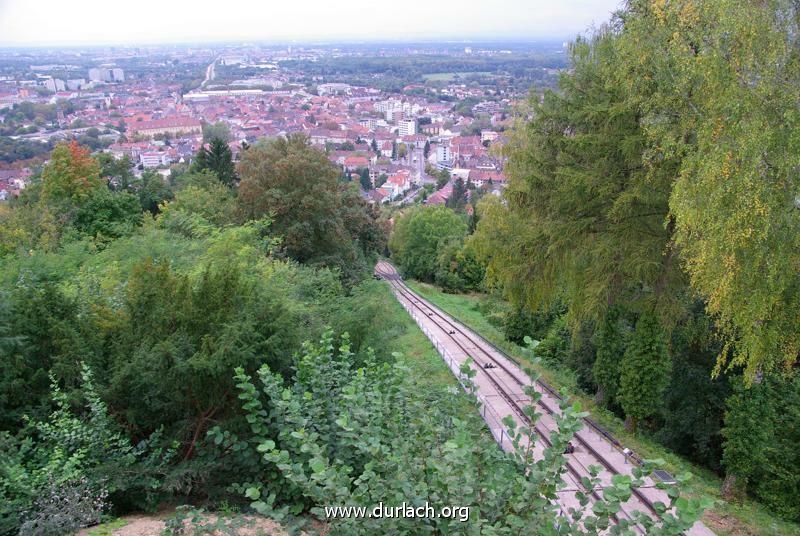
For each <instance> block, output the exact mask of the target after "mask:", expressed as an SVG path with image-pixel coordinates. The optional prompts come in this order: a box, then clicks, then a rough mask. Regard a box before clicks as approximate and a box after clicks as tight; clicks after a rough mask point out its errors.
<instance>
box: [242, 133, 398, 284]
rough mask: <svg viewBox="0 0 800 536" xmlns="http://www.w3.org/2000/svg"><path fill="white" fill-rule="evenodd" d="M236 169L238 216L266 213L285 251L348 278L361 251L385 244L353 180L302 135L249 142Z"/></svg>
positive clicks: (361, 261)
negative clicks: (341, 176)
mask: <svg viewBox="0 0 800 536" xmlns="http://www.w3.org/2000/svg"><path fill="white" fill-rule="evenodd" d="M239 174H240V176H241V183H240V185H239V195H238V197H237V205H238V208H239V211H240V213H241V215H242V217H243V218H245V219H250V218H261V217H265V216H267V217H269V218H270V219H271V220H272V225H273V229H274V230H275V232H276V233H277V234H278V235H279V236H280V237H281V238H282V243H281V245H282V248H283V250H284V251H285V252H286V254H287V255H288V256H289V257H291V258H293V259H296V260H298V261H300V262H303V263H308V264H313V265H320V266H328V267H335V268H338V269H339V270H340V271H341V272H342V275H343V276H345V277H346V278H350V279H352V277H353V275H354V273H357V272H359V271H361V270H363V269H364V268H365V266H366V263H365V259H366V257H368V256H370V255H372V254H374V253H376V252H380V251H382V250H383V248H384V247H385V243H386V238H385V236H384V232H383V230H382V229H381V227H380V225H379V223H378V219H379V214H378V212H377V209H376V208H375V207H372V206H370V205H368V204H367V203H366V201H364V200H363V199H362V198H361V196H360V194H359V193H358V189H357V187H356V186H355V185H352V184H342V183H340V182H339V170H338V169H337V168H336V166H334V165H333V164H331V163H330V161H329V160H328V158H327V156H326V155H325V153H323V152H321V151H319V150H317V149H315V148H314V147H312V146H311V144H310V143H309V141H308V138H307V137H305V136H303V135H301V134H292V135H290V136H289V137H288V138H278V139H275V140H271V141H268V142H264V143H260V144H257V145H255V146H253V147H250V148H249V149H248V150H247V151H245V152H244V154H243V156H242V160H241V162H240V164H239Z"/></svg>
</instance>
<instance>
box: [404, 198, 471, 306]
mask: <svg viewBox="0 0 800 536" xmlns="http://www.w3.org/2000/svg"><path fill="white" fill-rule="evenodd" d="M466 235H467V222H466V219H465V218H464V217H463V216H462V215H460V214H457V213H456V212H455V211H453V210H451V209H449V208H446V207H443V206H431V207H425V206H420V207H415V208H412V209H410V210H408V211H407V212H405V213H403V214H401V215H400V216H399V217H398V218H397V221H396V223H395V227H394V231H393V233H392V238H391V241H390V242H389V249H390V250H391V252H392V257H393V258H394V260H395V261H396V262H397V264H398V266H399V267H400V269H401V271H402V272H403V274H404V275H406V276H408V277H413V278H416V279H420V280H422V281H429V282H433V281H436V283H437V284H439V285H441V286H442V287H444V288H445V289H448V290H452V291H464V290H468V289H476V288H477V287H478V286H479V285H480V283H481V281H482V280H483V267H482V266H481V265H480V264H478V263H477V261H476V260H475V257H474V254H473V253H472V251H470V250H467V249H465V248H464V238H465V237H466Z"/></svg>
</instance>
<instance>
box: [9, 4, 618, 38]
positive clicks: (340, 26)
mask: <svg viewBox="0 0 800 536" xmlns="http://www.w3.org/2000/svg"><path fill="white" fill-rule="evenodd" d="M78 3H79V5H78V6H76V5H75V3H66V2H61V1H58V0H0V47H2V48H47V47H60V48H67V47H69V48H80V47H93V46H159V45H160V46H169V45H187V44H231V43H243V42H244V43H260V44H287V45H288V44H299V43H309V44H310V43H328V44H336V43H364V44H373V43H387V44H389V43H422V42H431V43H436V42H470V41H471V42H537V41H538V42H550V41H552V42H557V41H571V40H573V39H574V38H575V37H576V36H578V35H580V34H583V33H585V32H586V31H587V30H589V29H590V28H592V27H596V26H599V25H601V24H603V23H605V22H606V21H607V20H608V19H609V18H610V16H611V14H612V12H614V11H615V10H617V9H618V8H619V7H620V6H621V4H622V0H563V1H562V2H558V3H553V2H550V1H545V0H496V1H495V2H494V4H493V5H485V4H477V5H469V4H470V3H469V2H465V1H464V0H461V1H458V2H457V1H455V0H442V1H440V2H438V3H433V4H431V3H428V2H425V1H424V0H408V1H407V3H406V4H404V5H403V6H402V7H401V8H397V9H395V8H392V7H383V6H380V5H377V6H372V5H370V6H364V5H362V4H355V3H352V2H350V3H348V2H343V3H341V5H331V4H330V3H329V2H326V1H325V0H307V1H306V2H305V3H303V5H302V6H301V5H299V4H294V3H279V4H276V5H266V4H264V3H261V2H259V0H236V1H235V2H232V3H229V4H226V5H224V6H222V5H219V4H218V5H212V6H210V7H209V8H206V9H203V6H197V5H195V4H194V3H191V2H187V1H185V0H178V1H174V2H171V3H163V2H160V1H159V0H139V1H137V2H136V4H135V6H134V9H132V10H128V11H127V12H120V11H119V10H114V12H112V10H110V9H109V5H108V3H107V2H104V1H103V0H79V2H78Z"/></svg>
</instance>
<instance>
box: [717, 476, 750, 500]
mask: <svg viewBox="0 0 800 536" xmlns="http://www.w3.org/2000/svg"><path fill="white" fill-rule="evenodd" d="M721 492H722V498H723V499H725V500H726V501H729V502H738V501H739V500H740V499H741V497H742V493H743V492H744V489H742V483H741V481H740V480H739V478H738V477H737V476H736V475H735V474H733V473H727V474H726V475H725V480H723V481H722V490H721Z"/></svg>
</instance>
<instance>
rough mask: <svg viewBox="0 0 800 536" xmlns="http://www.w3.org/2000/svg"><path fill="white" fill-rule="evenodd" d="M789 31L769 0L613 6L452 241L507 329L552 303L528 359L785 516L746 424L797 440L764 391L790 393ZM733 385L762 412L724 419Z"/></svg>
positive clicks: (792, 201)
mask: <svg viewBox="0 0 800 536" xmlns="http://www.w3.org/2000/svg"><path fill="white" fill-rule="evenodd" d="M798 25H800V12H798V10H797V6H796V4H795V3H793V2H789V1H785V0H773V1H769V2H733V1H705V0H686V1H680V2H651V1H646V0H631V1H630V2H628V3H627V5H626V6H625V7H624V9H623V10H621V11H620V13H619V14H617V15H616V16H615V17H614V18H613V20H612V22H611V23H610V24H609V25H608V26H607V27H605V28H601V29H600V30H598V31H597V32H595V33H594V34H592V35H591V36H589V37H588V38H583V39H579V40H577V42H576V43H574V44H573V45H572V47H571V50H570V52H571V56H572V62H573V70H572V71H571V72H569V73H565V74H563V75H562V77H561V80H560V84H559V91H558V92H551V91H548V92H545V94H544V95H543V96H542V97H541V98H539V96H536V97H535V98H533V99H531V102H530V110H529V115H528V117H527V119H526V120H524V121H520V123H519V124H518V125H517V126H516V128H515V129H514V130H513V132H512V133H511V135H510V141H509V144H508V145H507V147H506V151H507V156H508V158H509V161H508V167H507V171H508V173H509V176H510V180H509V184H508V188H507V190H506V192H505V193H504V199H503V200H497V199H494V198H486V199H484V200H483V201H482V203H481V204H480V207H479V211H478V213H479V216H480V218H479V222H478V226H477V231H476V232H475V234H474V235H473V236H472V237H471V238H470V239H469V240H468V244H469V245H470V246H471V247H472V249H473V251H475V252H476V253H477V258H478V261H479V262H480V263H483V264H485V265H486V267H487V285H489V286H490V287H497V288H499V289H500V290H501V292H502V293H503V294H504V296H505V297H506V298H508V299H509V300H510V301H511V302H512V303H513V306H514V308H515V309H516V310H517V311H518V312H517V313H515V316H514V317H513V318H512V319H511V322H510V324H509V325H510V326H512V327H513V326H514V325H515V323H517V324H518V323H519V321H521V320H524V319H525V314H527V315H529V318H533V317H532V316H530V315H534V314H540V313H535V312H536V311H549V310H552V308H553V307H554V304H557V303H563V304H564V305H565V306H566V316H565V317H563V318H558V319H556V320H554V323H553V327H552V328H551V329H550V330H549V331H544V332H543V333H542V335H541V336H540V337H539V338H540V339H542V344H541V345H540V347H538V348H537V351H538V353H539V354H540V355H542V356H543V357H544V358H546V359H547V360H548V361H549V362H552V363H556V364H557V365H560V366H563V367H565V368H569V369H572V370H573V371H574V372H575V373H576V376H577V378H578V384H579V385H581V386H582V388H584V389H585V390H587V391H591V390H592V389H594V390H595V392H596V394H597V399H598V400H600V401H602V402H603V403H605V404H607V405H608V406H609V407H610V408H611V409H613V410H615V411H617V412H618V413H619V414H620V415H623V416H625V417H626V418H627V419H628V422H629V423H630V424H635V423H636V422H637V420H638V421H641V422H643V423H644V424H645V426H644V427H643V428H645V429H646V430H648V431H651V432H654V433H655V437H657V438H658V439H660V440H661V441H663V442H665V443H666V444H667V445H669V446H671V447H673V448H676V449H677V450H679V451H681V452H682V453H684V454H687V455H689V456H690V457H693V458H695V459H698V460H701V461H703V462H704V463H706V464H707V465H709V466H710V467H712V468H714V469H716V470H720V469H723V470H724V471H725V472H726V473H727V475H728V477H729V481H728V482H727V483H726V486H725V488H726V491H730V490H733V489H738V490H741V489H744V488H745V487H746V486H745V484H749V485H750V490H751V491H752V492H753V493H755V494H756V495H757V496H758V497H760V498H762V499H764V500H765V501H766V502H767V504H769V505H771V506H773V507H774V508H775V509H776V510H778V511H779V512H781V514H782V515H785V516H787V517H790V518H792V519H798V516H797V512H796V510H794V509H791V508H788V507H787V505H788V504H789V503H791V502H792V501H793V500H794V499H796V491H793V485H792V484H790V482H795V481H796V479H797V478H798V471H797V468H796V467H794V468H791V469H789V468H788V466H783V465H782V461H781V462H777V461H775V462H772V461H770V462H766V461H763V460H762V457H763V454H757V453H756V452H755V450H756V449H757V447H751V446H750V443H749V437H750V435H749V434H750V433H751V432H749V431H748V430H747V426H745V424H746V423H752V426H757V427H763V428H765V429H771V428H772V427H776V426H780V427H782V428H783V429H787V430H793V429H797V428H798V427H800V420H798V418H797V415H796V412H793V411H789V410H780V411H778V410H776V411H771V410H770V408H779V407H780V408H784V406H783V404H784V403H785V401H786V400H791V397H792V395H791V388H789V387H785V388H782V389H779V390H772V389H771V388H769V387H765V385H767V386H774V385H787V386H788V385H792V380H791V377H792V376H793V373H794V369H795V368H796V360H797V356H798V336H799V335H798V334H799V333H800V331H798V329H797V325H798V322H797V320H798V316H797V311H798V302H797V300H798V295H800V294H798V292H797V288H798V282H799V281H800V279H798V272H797V270H796V266H797V252H798V246H797V240H798V238H797V237H798V236H800V233H799V232H798V231H800V213H799V212H798V211H797V206H798V202H797V190H798V178H797V174H796V169H797V165H798V162H797V158H798V156H797V155H798V154H800V153H798V150H797V149H798V137H797V132H798V128H797V121H798V115H797V109H796V106H795V103H796V102H797V100H798V95H797V91H798V87H800V84H798V79H797V77H798V73H800V69H798V68H797V61H798V50H800V48H798V46H797V44H798V41H797V40H798V38H800V37H799V36H800V33H799V32H798V31H797V28H798ZM525 311H527V313H525ZM560 322H564V323H565V324H560ZM564 326H566V327H567V328H568V330H567V331H563V330H564ZM592 326H594V327H592ZM587 330H588V331H587ZM512 333H513V330H512ZM581 341H583V342H581ZM730 383H734V384H735V385H736V386H737V387H736V389H737V391H736V392H737V393H740V394H735V395H734V396H732V397H730V398H728V397H729V395H730ZM740 384H743V385H740ZM748 387H752V389H753V390H754V391H753V392H754V393H755V392H756V391H764V390H769V391H770V392H771V393H774V396H775V398H777V400H773V399H772V397H770V404H769V405H767V406H765V405H764V404H761V405H760V406H759V407H757V406H756V405H752V406H748V405H746V404H743V402H742V401H743V398H742V397H745V396H746V395H745V393H748V391H746V389H747V388H748ZM740 389H745V390H744V391H739V390H740ZM726 399H727V406H728V410H727V413H726V411H725V408H726ZM748 408H750V409H748ZM756 409H757V410H758V411H760V412H763V413H762V414H761V418H755V419H752V420H751V419H750V418H749V417H744V416H743V415H746V414H748V413H747V412H748V411H756ZM723 419H724V420H725V422H724V424H723ZM756 422H757V423H758V424H755V423H756ZM779 423H780V424H779ZM723 428H724V432H723ZM788 437H789V436H788V435H787V438H788ZM787 440H788V439H787ZM745 442H747V444H748V447H747V448H744V447H743V445H744V444H745ZM737 445H739V446H738V447H737ZM772 448H774V449H775V450H774V452H775V456H776V458H775V460H777V459H778V458H783V459H786V458H787V457H791V455H790V453H789V451H790V450H791V447H788V443H784V442H783V441H781V442H779V443H776V444H774V445H773V446H772ZM723 451H724V452H725V455H724V456H723V455H722V453H723ZM732 452H736V454H735V455H734V454H731V453H732ZM771 460H772V459H771ZM756 467H758V471H756V472H754V471H755V468H756ZM786 479H788V480H786ZM768 482H771V483H773V484H774V485H771V487H769V489H767V487H766V486H767V483H768ZM778 483H780V484H778Z"/></svg>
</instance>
